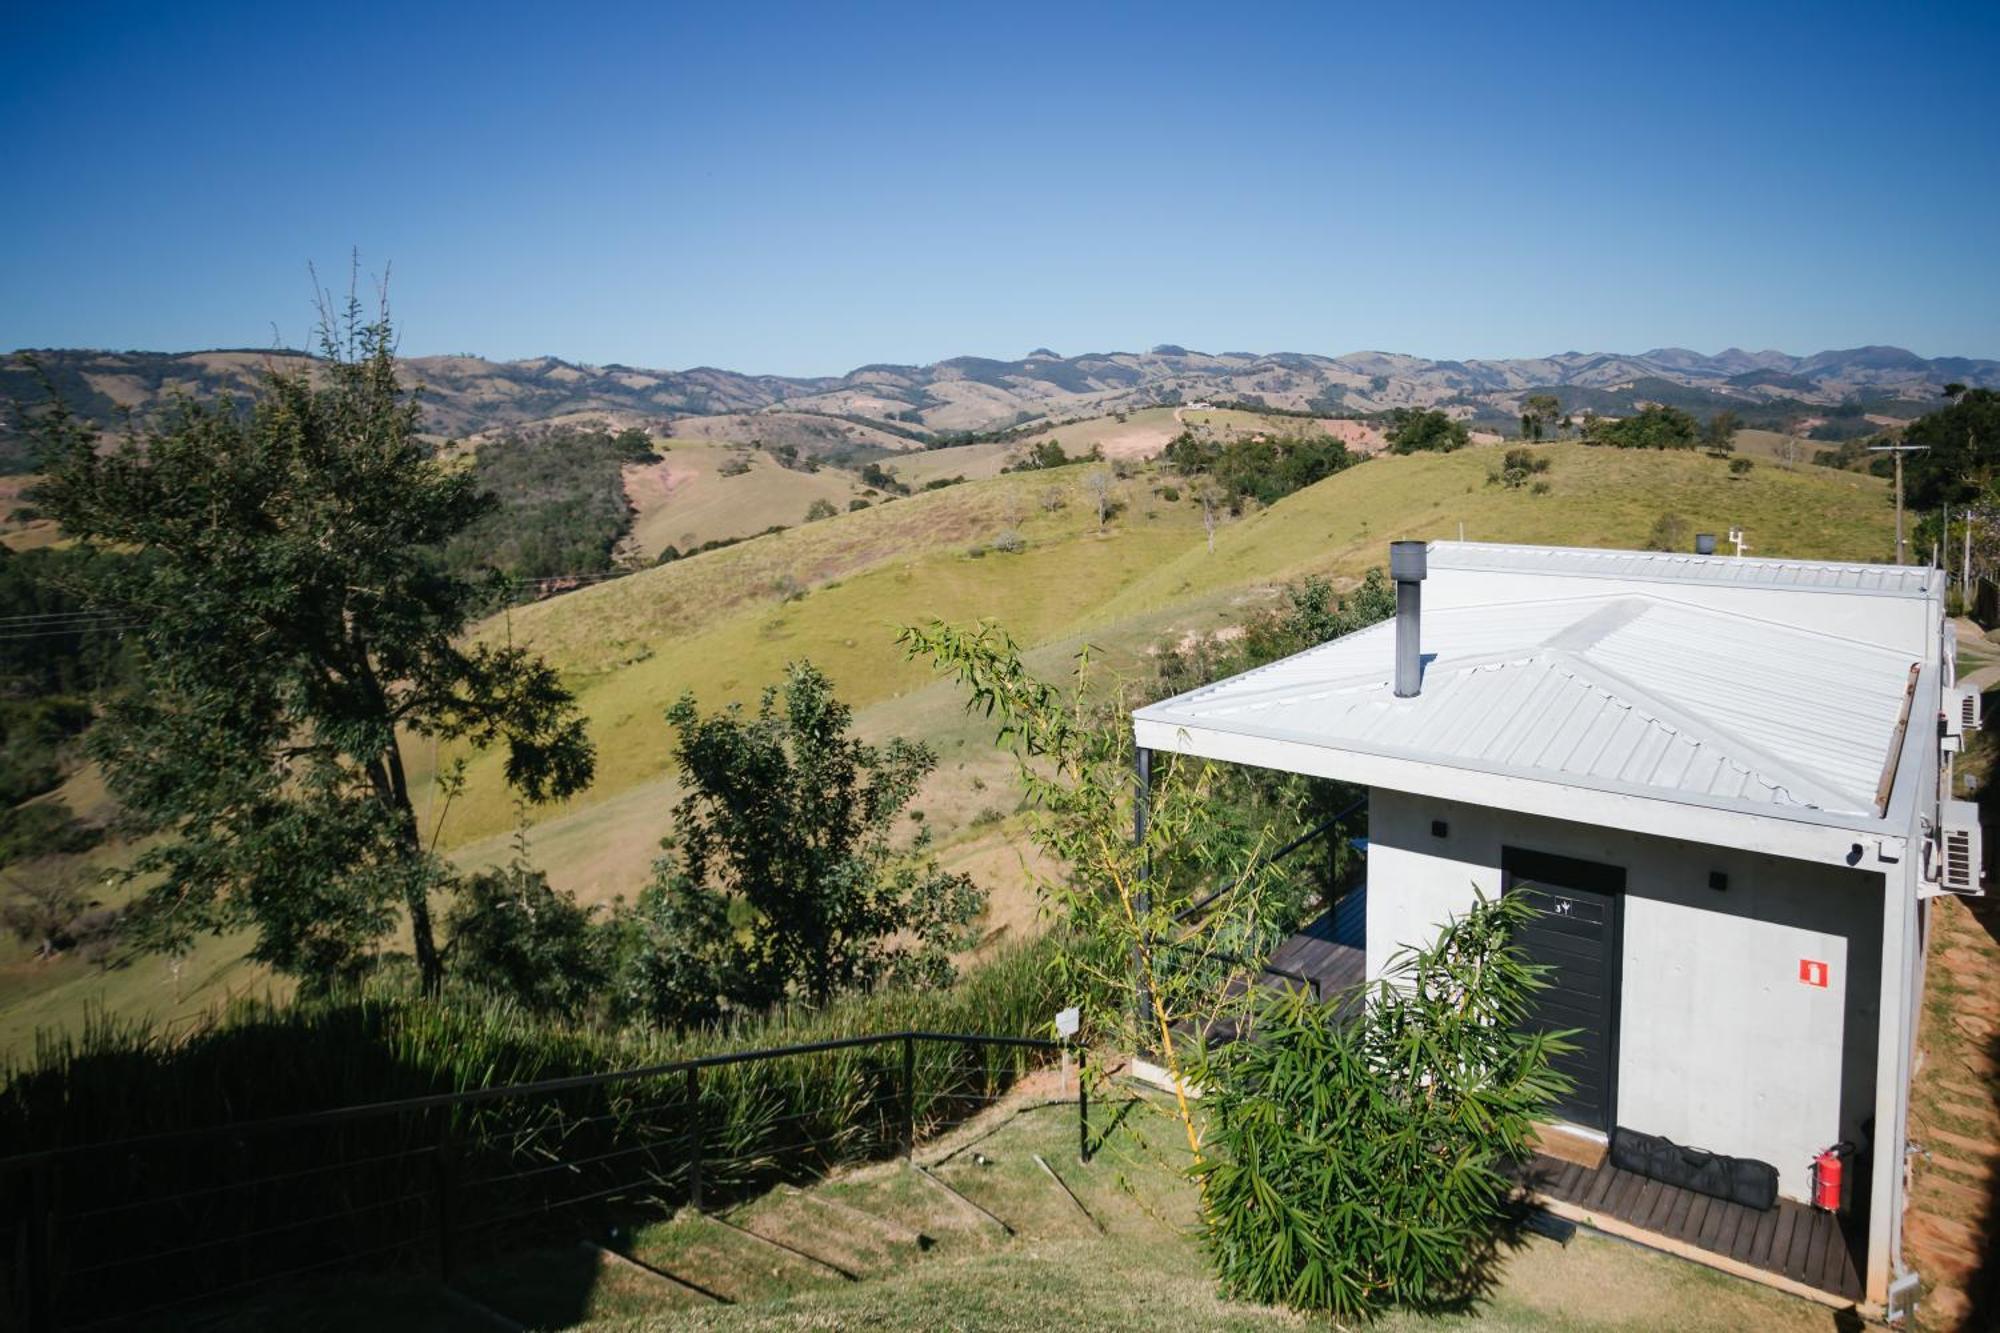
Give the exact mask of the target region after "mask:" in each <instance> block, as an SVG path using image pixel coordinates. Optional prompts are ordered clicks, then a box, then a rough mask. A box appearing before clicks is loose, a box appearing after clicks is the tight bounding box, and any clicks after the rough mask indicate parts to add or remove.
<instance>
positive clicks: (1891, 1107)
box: [1861, 843, 1920, 1306]
mask: <svg viewBox="0 0 2000 1333" xmlns="http://www.w3.org/2000/svg"><path fill="white" fill-rule="evenodd" d="M1916 853H1917V849H1916V848H1915V846H1913V845H1911V844H1908V843H1906V844H1905V845H1904V852H1903V860H1902V863H1901V864H1900V865H1895V866H1889V867H1885V870H1886V872H1887V873H1885V874H1884V875H1883V876H1882V983H1881V985H1882V989H1881V1002H1880V1009H1879V1012H1878V1014H1877V1018H1876V1023H1877V1027H1876V1033H1877V1036H1876V1048H1875V1141H1874V1151H1875V1161H1874V1170H1873V1171H1872V1172H1871V1173H1870V1174H1871V1177H1872V1178H1871V1179H1870V1180H1869V1182H1868V1195H1869V1197H1868V1205H1869V1206H1868V1257H1867V1262H1866V1264H1865V1266H1864V1268H1863V1270H1862V1275H1861V1278H1862V1285H1863V1288H1864V1290H1865V1293H1866V1298H1867V1300H1868V1301H1869V1303H1870V1304H1873V1305H1877V1306H1879V1305H1880V1304H1881V1303H1882V1302H1883V1301H1885V1300H1886V1299H1887V1298H1888V1294H1889V1282H1890V1280H1891V1279H1892V1278H1893V1277H1894V1276H1895V1270H1896V1268H1897V1267H1899V1266H1900V1256H1901V1253H1902V1234H1903V1189H1904V1184H1905V1182H1906V1181H1907V1180H1908V1175H1907V1172H1908V1164H1907V1162H1906V1154H1905V1151H1904V1149H1905V1145H1907V1144H1908V1142H1909V1105H1910V1062H1911V1057H1912V1054H1913V1051H1914V1049H1915V1046H1914V1043H1915V1039H1916V1033H1915V1026H1916V994H1915V988H1916V985H1917V977H1918V968H1919V964H1920V960H1919V957H1918V954H1917V929H1916V926H1917V887H1918V885H1917V874H1918V858H1917V854H1916Z"/></svg>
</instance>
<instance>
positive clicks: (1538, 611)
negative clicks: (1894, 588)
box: [1135, 593, 1911, 816]
mask: <svg viewBox="0 0 2000 1333" xmlns="http://www.w3.org/2000/svg"><path fill="white" fill-rule="evenodd" d="M1423 649H1424V653H1425V656H1426V659H1427V661H1426V666H1425V670H1424V678H1423V691H1422V693H1421V694H1419V695H1418V696H1417V697H1415V698H1412V699H1398V698H1396V697H1395V693H1394V689H1393V684H1392V677H1393V674H1394V656H1395V626H1394V623H1393V622H1385V623H1383V624H1381V625H1376V626H1374V627H1372V628H1369V629H1366V630H1362V631H1361V632H1359V633H1357V634H1351V635H1348V636H1347V637H1345V638H1341V639H1336V640H1334V641H1333V642H1331V643H1327V644H1323V645H1321V646H1320V647H1318V648H1314V649H1310V650H1308V651H1306V652H1303V653H1300V654H1298V655H1296V656H1294V657H1290V658H1287V659H1285V660H1284V661H1282V662H1276V663H1273V664H1271V665H1270V666H1267V667H1263V668H1260V669H1258V670H1255V671H1250V672H1246V673H1244V674H1243V675H1240V676H1236V677H1232V678H1231V679H1229V680H1225V681H1221V682H1219V683H1217V684H1215V685H1211V686H1207V687H1205V688H1203V689H1199V690H1194V691H1191V692H1190V693H1188V694H1184V695H1181V696H1180V697H1178V698H1175V699H1169V700H1166V701H1165V702H1163V703H1159V704H1155V705H1153V706H1151V707H1149V708H1144V709H1140V710H1139V711H1138V713H1136V714H1135V716H1136V717H1137V718H1139V719H1142V720H1146V721H1155V722H1162V723H1166V724H1168V725H1174V726H1189V727H1203V728H1211V729H1215V730H1220V731H1224V732H1237V733H1241V734H1247V735H1257V734H1274V733H1281V734H1283V735H1284V736H1285V737H1286V738H1288V739H1292V740H1300V741H1305V742H1307V743H1311V744H1318V745H1323V746H1326V747H1329V748H1334V749H1359V750H1364V751H1371V752H1376V753H1393V754H1398V755H1405V756H1409V757H1412V758H1417V759H1430V760H1435V761H1438V762H1442V763H1448V764H1452V765H1456V766H1460V767H1472V768H1492V769H1495V770H1500V771H1508V772H1528V773H1531V774H1533V775H1535V776H1544V775H1546V776H1547V777H1549V778H1552V779H1556V780H1560V781H1567V782H1572V783H1578V784H1581V785H1597V784H1604V783H1616V784H1621V785H1626V786H1636V787H1642V788H1654V789H1658V790H1659V791H1660V792H1661V794H1662V795H1666V796H1672V797H1677V798H1682V799H1686V798H1692V799H1695V800H1698V801H1719V802H1725V803H1731V804H1735V803H1750V804H1756V805H1773V806H1786V807H1793V808H1802V809H1814V810H1824V811H1828V812H1838V813H1844V814H1862V815H1868V816H1873V814H1874V805H1875V793H1876V786H1877V783H1878V782H1879V780H1880V775H1881V773H1882V770H1883V767H1884V764H1885V762H1886V760H1887V758H1888V755H1889V749H1890V745H1891V743H1892V738H1893V736H1894V733H1895V729H1896V723H1897V719H1898V717H1899V716H1900V714H1901V711H1902V706H1903V699H1904V695H1905V693H1906V691H1907V688H1908V684H1909V669H1910V666H1911V662H1910V660H1909V659H1908V658H1907V657H1905V656H1904V655H1902V654H1899V653H1897V652H1894V651H1892V650H1889V649H1885V648H1878V647H1875V646H1873V645H1869V644H1864V643H1858V642H1855V641H1852V640H1848V639H1841V638H1837V637H1834V636H1831V635H1826V634H1818V633H1814V632H1812V631H1808V630H1802V629H1796V628H1792V627H1790V626H1786V625H1779V624H1775V623H1771V622H1768V621H1762V620H1757V619H1755V618H1752V617H1748V616H1741V615H1734V614H1730V613H1727V612H1720V611H1712V610H1706V609H1702V608H1697V607H1691V606H1686V605H1683V604H1681V603H1678V602H1673V601H1669V600H1665V599H1662V598H1655V597H1652V596H1649V595H1647V594H1644V593H1627V594H1625V595H1622V596H1613V597H1603V598H1579V599H1564V600H1559V601H1546V602H1527V603H1518V604H1510V605H1501V606H1481V607H1467V608H1447V609H1442V610H1433V611H1426V613H1425V614H1424V617H1423Z"/></svg>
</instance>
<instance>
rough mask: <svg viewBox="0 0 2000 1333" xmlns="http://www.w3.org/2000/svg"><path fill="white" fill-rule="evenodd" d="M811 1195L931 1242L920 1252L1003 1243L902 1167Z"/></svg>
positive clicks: (825, 1186) (989, 1227)
mask: <svg viewBox="0 0 2000 1333" xmlns="http://www.w3.org/2000/svg"><path fill="white" fill-rule="evenodd" d="M812 1192H813V1194H814V1195H815V1196H817V1197H818V1198H820V1199H821V1200H823V1201H825V1202H828V1203H831V1204H834V1205H836V1206H839V1207H844V1208H852V1209H855V1210H858V1211H860V1212H862V1213H866V1214H868V1215H869V1216H871V1217H878V1218H882V1219H884V1220H885V1221H886V1222H888V1223H889V1224H890V1225H891V1226H893V1227H898V1228H901V1229H902V1230H904V1231H905V1232H908V1233H910V1234H914V1235H918V1236H921V1237H923V1238H924V1239H925V1240H927V1241H929V1242H931V1244H930V1245H923V1244H922V1243H921V1242H919V1248H924V1249H929V1248H932V1247H933V1246H934V1247H935V1248H937V1249H939V1250H942V1251H953V1252H957V1251H967V1250H978V1249H986V1248H989V1247H991V1246H993V1245H995V1244H997V1243H999V1242H1002V1241H1004V1240H1005V1239H1006V1237H1005V1236H1004V1235H1002V1234H1001V1232H1000V1230H999V1228H997V1227H995V1226H994V1225H993V1224H992V1223H991V1222H988V1221H986V1220H985V1219H984V1218H982V1217H980V1216H979V1215H978V1214H977V1213H976V1212H974V1211H973V1210H972V1209H970V1208H967V1207H966V1206H965V1205H964V1204H962V1203H960V1202H958V1201H956V1200H954V1199H952V1198H951V1196H949V1195H948V1194H946V1193H945V1192H944V1191H943V1190H940V1189H939V1188H938V1187H937V1186H936V1185H934V1184H932V1183H930V1182H929V1181H927V1180H925V1179H924V1178H923V1176H922V1175H921V1174H919V1173H918V1172H916V1171H914V1170H911V1169H910V1168H909V1167H908V1166H906V1165H904V1164H903V1163H901V1162H895V1163H890V1164H886V1165H882V1166H875V1167H870V1168H868V1169H867V1170H865V1171H862V1172H857V1173H854V1174H852V1175H847V1176H843V1177H841V1178H839V1179H836V1180H830V1181H826V1182H824V1183H822V1184H820V1185H818V1186H815V1187H814V1189H813V1191H812Z"/></svg>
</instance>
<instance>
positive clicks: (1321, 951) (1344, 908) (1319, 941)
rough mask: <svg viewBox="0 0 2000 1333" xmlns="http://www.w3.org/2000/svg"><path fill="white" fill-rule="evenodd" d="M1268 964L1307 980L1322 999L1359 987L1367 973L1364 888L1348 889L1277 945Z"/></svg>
mask: <svg viewBox="0 0 2000 1333" xmlns="http://www.w3.org/2000/svg"><path fill="white" fill-rule="evenodd" d="M1270 965H1271V966H1272V967H1273V968H1282V969H1284V971H1285V972H1296V973H1298V974H1299V975H1300V976H1305V977H1311V978H1312V979H1313V981H1314V982H1315V983H1316V984H1317V987H1318V990H1319V995H1320V998H1321V999H1322V1000H1332V999H1334V998H1335V997H1337V996H1338V995H1340V993H1341V992H1343V991H1346V990H1349V989H1351V988H1353V987H1355V986H1357V985H1359V984H1360V983H1361V981H1362V979H1363V978H1364V977H1365V976H1367V974H1368V886H1367V885H1365V884H1364V885H1361V886H1360V887H1359V888H1355V889H1350V890H1348V892H1347V893H1346V894H1345V895H1343V896H1342V897H1341V899H1340V901H1339V902H1337V903H1335V904H1334V905H1333V906H1332V907H1329V908H1328V909H1327V910H1326V911H1324V912H1322V913H1320V915H1319V918H1318V919H1317V920H1316V921H1314V922H1313V923H1312V924H1311V925H1309V926H1307V927H1306V928H1305V929H1304V930H1302V931H1300V932H1299V933H1298V934H1296V935H1294V936H1292V937H1291V938H1290V939H1288V940H1286V941H1285V942H1284V943H1283V944H1281V945H1279V946H1278V948H1277V951H1276V952H1274V953H1273V954H1272V955H1271V964H1270ZM1265 978H1266V981H1267V984H1268V983H1282V982H1283V981H1284V980H1285V978H1284V976H1283V975H1282V974H1274V973H1269V972H1267V973H1265ZM1294 984H1296V983H1294Z"/></svg>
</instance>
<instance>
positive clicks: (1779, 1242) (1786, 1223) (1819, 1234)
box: [1514, 1155, 1863, 1301]
mask: <svg viewBox="0 0 2000 1333" xmlns="http://www.w3.org/2000/svg"><path fill="white" fill-rule="evenodd" d="M1514 1176H1515V1179H1516V1180H1517V1181H1519V1182H1520V1184H1521V1185H1522V1186H1523V1187H1524V1188H1526V1189H1529V1190H1531V1191H1533V1192H1534V1193H1536V1194H1539V1195H1542V1196H1543V1197H1545V1198H1551V1199H1560V1200H1562V1201H1563V1202H1564V1203H1570V1204H1575V1205H1578V1206H1579V1207H1583V1208H1586V1209H1588V1210H1589V1211H1591V1212H1594V1213H1599V1214H1602V1215H1604V1216H1606V1217H1611V1218H1616V1219H1617V1220H1619V1221H1621V1222H1624V1223H1626V1224H1627V1225H1629V1226H1634V1227H1639V1228H1641V1229H1643V1230H1646V1231H1650V1232H1652V1233H1654V1234H1656V1235H1658V1236H1660V1237H1661V1238H1663V1239H1667V1240H1673V1241H1676V1242H1678V1243H1680V1244H1682V1245H1688V1246H1692V1247H1694V1248H1696V1249H1701V1250H1706V1251H1708V1252H1709V1253H1711V1254H1716V1255H1722V1256H1726V1257H1729V1258H1733V1259H1736V1260H1738V1261H1739V1262H1743V1263H1747V1264H1749V1265H1751V1266H1752V1267H1754V1268H1760V1269H1762V1270H1764V1271H1765V1272H1767V1273H1772V1274H1775V1275H1777V1276H1781V1277H1785V1278H1789V1279H1791V1280H1792V1281H1794V1282H1802V1283H1805V1284H1806V1285H1809V1286H1813V1287H1817V1288H1818V1289H1819V1290H1821V1291H1825V1292H1831V1293H1832V1294H1834V1295H1836V1296H1840V1297H1843V1298H1845V1299H1847V1300H1853V1301H1858V1300H1860V1299H1861V1294H1862V1291H1861V1273H1860V1267H1859V1264H1858V1262H1857V1260H1856V1257H1855V1255H1856V1247H1857V1243H1856V1241H1855V1239H1854V1237H1857V1236H1860V1235H1861V1234H1863V1228H1862V1227H1861V1226H1860V1224H1859V1223H1858V1222H1854V1221H1852V1220H1851V1219H1848V1221H1849V1224H1850V1225H1849V1227H1843V1225H1842V1223H1843V1220H1844V1219H1842V1218H1839V1217H1836V1216H1835V1215H1833V1214H1831V1213H1826V1212H1822V1211H1820V1210H1819V1209H1817V1208H1810V1207H1807V1206H1806V1205H1805V1204H1802V1203H1798V1202H1796V1201H1794V1200H1791V1199H1780V1200H1778V1205H1777V1207H1775V1208H1772V1209H1769V1210H1767V1211H1763V1212H1759V1211H1757V1210H1755V1209H1751V1208H1746V1207H1744V1206H1743V1205H1742V1204H1740V1203H1732V1202H1730V1201H1728V1200H1726V1199H1717V1198H1712V1197H1710V1196H1708V1195H1705V1194H1698V1193H1696V1192H1695V1191H1693V1190H1685V1189H1681V1188H1680V1187H1679V1186H1676V1185H1668V1184H1665V1183H1664V1182H1662V1181H1658V1180H1652V1179H1649V1178H1647V1177H1645V1176H1641V1175H1639V1174H1637V1173H1636V1172H1631V1171H1624V1170H1620V1169H1619V1168H1618V1167H1616V1166H1614V1165H1612V1164H1611V1162H1610V1160H1609V1159H1606V1161H1605V1162H1604V1164H1603V1165H1602V1166H1599V1167H1597V1168H1595V1169H1594V1170H1593V1169H1589V1168H1583V1167H1578V1166H1576V1165H1575V1164H1574V1163H1570V1162H1560V1161H1557V1160H1555V1159H1554V1158H1550V1157H1543V1156H1540V1155H1536V1156H1535V1157H1533V1158H1531V1159H1529V1160H1528V1161H1527V1162H1525V1163H1523V1164H1522V1165H1520V1166H1519V1167H1517V1168H1516V1169H1515V1171H1514ZM1850 1228H1851V1234H1850Z"/></svg>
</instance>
